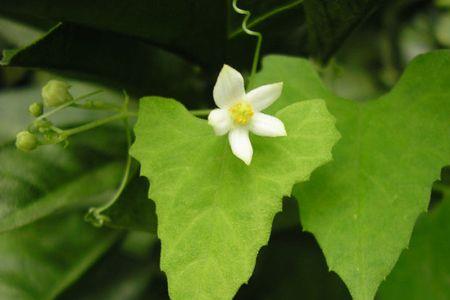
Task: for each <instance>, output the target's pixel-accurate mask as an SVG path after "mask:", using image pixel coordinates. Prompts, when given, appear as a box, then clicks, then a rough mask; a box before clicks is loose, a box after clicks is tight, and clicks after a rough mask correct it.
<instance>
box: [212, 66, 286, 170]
mask: <svg viewBox="0 0 450 300" xmlns="http://www.w3.org/2000/svg"><path fill="white" fill-rule="evenodd" d="M282 89H283V83H282V82H278V83H274V84H267V85H263V86H261V87H259V88H256V89H254V90H252V91H250V92H248V93H245V88H244V78H242V75H241V74H240V73H239V72H238V71H236V70H235V69H233V68H231V67H230V66H227V65H224V66H223V68H222V70H221V71H220V74H219V77H218V78H217V82H216V85H215V86H214V92H213V96H214V101H215V102H216V105H217V106H218V107H219V108H216V109H214V110H212V111H211V112H210V114H209V116H208V123H209V124H210V125H211V126H212V127H213V128H214V132H215V133H216V134H217V135H224V134H227V133H229V134H228V140H229V142H230V146H231V151H232V152H233V154H234V155H236V156H237V157H238V158H239V159H241V160H243V161H244V162H245V163H246V164H247V165H249V164H250V162H251V161H252V156H253V148H252V144H251V143H250V138H249V131H251V132H253V133H254V134H256V135H261V136H270V137H276V136H285V135H286V129H285V128H284V124H283V122H281V121H280V120H279V119H277V118H275V117H273V116H270V115H267V114H263V113H261V112H260V111H262V110H263V109H265V108H267V107H269V106H270V105H271V104H272V103H273V102H274V101H275V100H277V99H278V97H280V95H281V90H282Z"/></svg>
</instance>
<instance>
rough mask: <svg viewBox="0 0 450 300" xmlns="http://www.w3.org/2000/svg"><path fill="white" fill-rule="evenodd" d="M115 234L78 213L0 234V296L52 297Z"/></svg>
mask: <svg viewBox="0 0 450 300" xmlns="http://www.w3.org/2000/svg"><path fill="white" fill-rule="evenodd" d="M117 237H118V235H117V232H112V231H105V230H98V229H96V228H94V227H92V226H90V225H89V224H87V223H85V222H84V221H83V217H82V215H80V214H78V213H72V214H65V215H55V216H53V217H51V218H48V219H44V220H41V221H39V222H36V223H34V224H31V225H28V226H26V227H23V228H20V229H17V230H14V231H11V232H8V233H3V234H0V257H1V258H2V263H1V264H0V298H1V299H21V300H27V299H30V300H32V299H53V298H54V297H55V296H57V295H58V294H59V293H60V292H61V291H62V290H64V289H65V288H66V287H67V286H68V285H70V284H71V283H72V282H73V281H75V280H76V279H77V278H78V277H79V276H80V275H81V274H82V273H83V272H84V271H85V270H86V269H87V268H88V267H89V266H90V265H91V264H93V262H95V260H97V258H98V257H99V256H100V255H101V254H102V253H103V252H105V251H106V250H107V249H108V248H109V247H110V246H111V244H112V243H113V242H114V241H115V240H116V238H117Z"/></svg>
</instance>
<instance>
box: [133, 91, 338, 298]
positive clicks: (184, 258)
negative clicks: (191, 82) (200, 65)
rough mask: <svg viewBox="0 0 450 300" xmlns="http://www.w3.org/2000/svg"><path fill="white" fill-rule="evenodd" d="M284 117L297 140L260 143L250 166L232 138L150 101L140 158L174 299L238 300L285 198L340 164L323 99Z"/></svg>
mask: <svg viewBox="0 0 450 300" xmlns="http://www.w3.org/2000/svg"><path fill="white" fill-rule="evenodd" d="M277 117H278V118H280V119H281V120H282V121H283V122H284V124H285V126H286V130H287V133H288V136H287V137H282V138H263V137H258V136H252V143H253V146H254V153H255V154H254V157H253V162H252V164H251V166H246V165H245V164H244V163H243V162H242V161H240V160H239V159H238V158H236V157H235V156H234V155H233V154H232V153H231V150H230V147H229V145H228V140H227V138H226V137H224V136H221V137H218V136H215V135H214V133H213V130H212V128H211V127H210V126H209V125H208V124H207V121H205V120H201V119H197V118H195V117H193V116H192V115H191V114H190V113H189V112H188V111H187V110H186V109H185V108H184V107H183V106H182V105H181V104H180V103H178V102H176V101H174V100H170V99H164V98H158V97H148V98H143V99H141V101H140V109H139V117H138V122H137V124H136V127H135V133H136V142H135V144H134V145H133V146H132V148H131V154H132V155H133V156H134V157H135V158H137V159H138V161H139V162H140V163H141V174H142V175H144V176H146V177H147V178H149V180H150V183H151V188H150V192H149V198H151V199H153V200H154V201H155V203H156V211H157V215H158V237H159V238H160V239H161V241H162V253H161V269H162V270H163V271H164V272H165V273H166V274H167V277H168V282H169V294H170V295H171V298H172V299H192V298H195V299H211V298H216V299H231V298H232V297H233V295H234V294H235V293H236V291H237V289H238V288H239V286H240V285H241V284H242V283H244V282H246V281H247V280H248V278H249V277H250V275H251V273H252V271H253V267H254V264H255V259H256V255H257V253H258V250H259V248H260V247H261V246H263V245H264V244H265V243H267V240H268V238H269V233H270V228H271V225H272V219H273V217H274V215H275V213H276V212H277V211H279V210H280V209H281V199H282V197H283V196H284V195H289V194H290V193H291V188H292V185H293V184H294V183H295V182H299V181H304V180H307V179H308V178H309V175H310V173H311V172H312V171H313V170H314V169H315V168H317V167H318V166H320V165H322V164H324V163H326V162H327V161H329V160H330V159H331V153H330V152H331V147H332V146H333V145H334V143H335V142H336V141H337V139H338V137H339V134H338V133H337V131H336V130H335V129H334V120H333V117H332V116H331V115H330V114H329V113H328V112H327V110H326V107H325V105H324V102H323V101H322V100H311V101H308V102H303V103H299V104H294V105H292V106H289V107H287V108H286V109H284V110H282V111H280V112H278V113H277ZM297 120H301V122H298V121H297Z"/></svg>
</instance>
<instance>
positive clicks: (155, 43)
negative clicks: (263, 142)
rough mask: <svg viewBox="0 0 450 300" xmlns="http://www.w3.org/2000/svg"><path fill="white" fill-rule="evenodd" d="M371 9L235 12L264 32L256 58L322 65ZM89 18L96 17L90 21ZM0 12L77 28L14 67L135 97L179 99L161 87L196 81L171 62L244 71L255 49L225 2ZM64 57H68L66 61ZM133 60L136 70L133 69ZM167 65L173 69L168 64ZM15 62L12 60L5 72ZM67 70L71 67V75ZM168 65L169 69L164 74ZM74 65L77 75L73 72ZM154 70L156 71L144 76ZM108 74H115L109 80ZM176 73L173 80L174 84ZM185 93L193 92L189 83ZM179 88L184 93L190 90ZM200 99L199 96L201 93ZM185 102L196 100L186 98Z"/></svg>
mask: <svg viewBox="0 0 450 300" xmlns="http://www.w3.org/2000/svg"><path fill="white" fill-rule="evenodd" d="M241 2H242V3H241ZM377 3H378V2H376V1H369V0H359V1H356V2H355V1H348V0H339V1H333V4H328V2H326V1H305V5H303V1H302V0H271V1H269V0H266V1H239V3H238V5H239V6H241V7H243V8H245V9H248V10H250V11H251V12H252V17H251V19H250V21H249V26H250V28H252V29H255V30H258V31H261V32H262V33H263V35H264V45H263V49H262V51H263V53H274V52H275V53H284V54H311V55H314V56H320V57H325V56H326V58H327V57H329V56H330V55H331V54H332V53H334V52H335V51H336V50H337V49H338V48H339V46H340V45H341V43H342V40H343V39H344V38H345V37H346V36H347V35H348V34H349V33H350V32H351V31H352V30H353V29H354V28H355V27H356V25H357V24H359V23H360V22H361V21H362V20H363V19H364V18H366V17H367V15H368V14H370V13H371V12H372V11H373V10H374V9H375V8H376V7H377ZM303 6H304V7H303ZM92 12H95V16H93V14H92ZM0 13H2V14H3V15H5V16H7V17H11V18H16V19H19V20H25V21H28V22H31V23H33V22H35V21H36V20H41V21H42V20H46V21H53V22H54V21H60V22H63V23H64V24H72V25H67V26H70V28H76V29H71V30H64V31H63V32H62V33H61V34H60V35H61V36H64V38H65V39H67V40H69V41H70V43H69V44H68V45H70V46H68V47H67V48H64V47H62V48H61V55H58V54H59V53H58V52H57V51H55V49H58V48H55V49H54V48H51V46H52V45H49V47H50V48H51V49H52V51H51V52H46V53H52V55H51V56H50V57H47V56H44V55H39V56H40V57H39V58H36V61H34V62H32V61H31V60H33V59H34V58H33V57H31V58H29V57H28V55H33V52H30V51H28V52H26V53H25V54H26V55H27V56H26V59H25V58H23V59H22V60H21V62H20V65H21V66H27V67H40V68H43V67H45V68H52V69H58V70H61V71H71V72H72V71H76V72H77V73H78V74H79V73H80V72H81V73H83V74H84V75H90V76H92V75H95V76H103V77H105V78H103V79H110V80H111V79H115V80H116V83H118V84H120V85H121V87H126V88H132V85H135V87H134V88H135V90H136V91H137V92H143V93H146V92H147V93H153V94H158V95H162V96H167V95H170V96H172V97H173V96H175V97H179V96H180V94H176V93H171V89H174V88H176V86H177V85H170V84H168V83H167V82H175V81H176V82H183V83H184V81H183V79H184V78H186V77H183V76H182V74H181V73H183V74H184V75H190V76H192V78H194V79H195V78H196V75H197V74H195V70H194V72H193V71H192V70H191V69H189V66H187V65H186V62H184V61H182V60H181V59H180V58H179V57H176V56H175V55H179V56H180V57H182V58H183V59H185V60H187V61H190V62H192V63H193V64H195V65H198V66H201V67H203V68H204V69H205V70H206V71H207V72H209V73H210V72H211V71H212V72H215V71H218V69H219V68H220V66H221V65H222V64H223V62H224V61H227V63H229V64H232V65H233V66H235V67H239V68H241V69H244V68H249V66H250V63H251V59H252V57H251V55H242V53H247V52H248V53H251V52H253V49H254V46H255V40H254V38H253V37H251V36H248V35H246V34H244V33H243V30H242V29H241V23H242V18H243V17H242V16H241V15H239V14H237V13H236V12H234V11H233V10H232V7H231V1H230V0H229V1H209V0H196V1H193V0H189V1H186V0H170V1H152V2H151V3H150V2H148V1H144V0H135V1H132V2H131V3H127V4H126V5H125V6H124V5H123V3H122V2H120V1H118V0H114V1H107V0H100V1H91V2H89V3H87V2H83V3H79V2H73V3H70V2H66V1H56V0H45V1H38V0H4V1H3V3H2V6H1V7H0ZM306 23H307V24H306ZM63 26H66V25H63ZM306 27H308V28H309V32H308V31H307V30H306V29H307V28H306ZM73 31H75V32H73ZM77 31H79V32H77ZM53 34H55V33H53ZM287 36H289V38H286V37H287ZM50 38H51V36H50V37H47V39H44V40H42V41H40V42H39V43H38V44H37V45H36V46H37V47H45V44H47V43H48V39H50ZM60 39H61V38H60ZM308 40H309V41H310V43H308ZM64 41H65V40H64ZM74 41H76V43H74ZM61 43H62V42H61ZM42 44H44V45H42ZM77 44H80V45H77ZM99 44H100V46H99ZM64 45H65V46H67V44H64ZM94 45H95V46H96V47H98V48H96V47H94ZM77 48H79V49H85V51H82V52H81V54H78V55H75V56H73V57H72V55H70V54H71V53H78V52H80V50H79V49H78V50H76V49H77ZM67 49H71V50H70V51H67ZM87 49H89V51H88V50H87ZM163 50H164V51H163ZM166 51H167V52H170V54H169V53H167V52H166ZM105 54H107V55H105ZM8 55H9V56H10V55H11V53H10V54H8ZM65 55H69V56H70V57H69V58H67V59H66V58H65V57H64V56H65ZM152 57H153V58H154V59H152ZM55 60H58V61H57V62H55ZM139 60H140V62H141V65H139V64H138V63H137V61H139ZM161 60H162V62H166V63H162V62H161ZM172 60H173V61H174V62H173V63H171V62H169V63H168V62H167V61H172ZM121 61H127V64H118V63H117V62H121ZM16 62H17V61H16ZM75 62H76V64H75ZM14 63H15V62H14V60H12V61H11V65H14ZM36 64H38V65H36ZM68 64H69V65H72V66H71V69H70V70H68V67H69V66H68ZM77 64H78V65H77ZM174 64H176V66H177V69H180V70H178V72H173V70H174ZM167 65H170V66H171V68H167ZM75 66H76V67H77V70H72V69H73V68H74V67H75ZM139 66H140V67H139ZM153 69H156V70H155V71H154V72H151V70H153ZM111 71H114V72H115V73H113V74H110V72H111ZM180 71H182V72H180ZM105 72H106V74H105ZM161 74H167V75H164V76H161ZM177 74H179V75H180V76H179V77H176V75H177ZM142 75H145V76H142ZM169 75H170V76H174V77H170V76H169ZM209 77H210V78H212V77H213V76H208V78H209ZM169 78H170V79H171V80H170V79H169ZM149 79H151V80H149ZM163 79H166V82H164V80H163ZM130 81H134V82H130ZM161 84H162V85H161ZM136 86H137V87H136ZM190 86H191V88H192V87H193V85H192V84H191V85H190ZM184 87H185V88H187V87H189V83H186V86H184ZM188 91H189V90H188ZM190 93H192V91H190ZM202 96H203V97H206V96H207V94H206V93H204V94H203V95H202ZM199 98H201V97H198V98H197V99H199ZM192 99H195V97H194V96H192Z"/></svg>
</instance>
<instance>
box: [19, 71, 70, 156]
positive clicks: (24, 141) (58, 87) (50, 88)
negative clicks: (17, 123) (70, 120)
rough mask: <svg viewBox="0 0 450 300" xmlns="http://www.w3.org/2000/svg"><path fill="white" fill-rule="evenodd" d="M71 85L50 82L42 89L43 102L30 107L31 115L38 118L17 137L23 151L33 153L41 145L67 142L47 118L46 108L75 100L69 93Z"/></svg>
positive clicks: (56, 81)
mask: <svg viewBox="0 0 450 300" xmlns="http://www.w3.org/2000/svg"><path fill="white" fill-rule="evenodd" d="M69 89H70V85H69V84H67V83H66V82H64V81H59V80H50V81H49V82H48V83H47V84H46V85H45V86H44V87H43V88H42V92H41V95H42V102H34V103H32V104H31V105H30V106H29V107H28V111H29V113H30V114H31V115H32V116H33V117H34V118H36V119H35V120H34V121H33V122H32V123H31V125H30V126H29V127H28V130H24V131H21V132H19V133H18V134H17V135H16V147H17V148H18V149H20V150H22V151H31V150H34V149H36V148H37V147H38V146H39V145H46V144H56V143H60V142H61V141H64V140H65V136H64V135H62V134H61V131H62V130H60V129H58V128H57V127H55V126H53V123H52V122H51V121H50V120H48V119H47V118H46V115H45V114H44V107H45V108H50V107H59V106H61V105H63V104H66V103H68V102H70V101H72V100H73V97H72V95H71V94H70V92H69Z"/></svg>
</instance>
